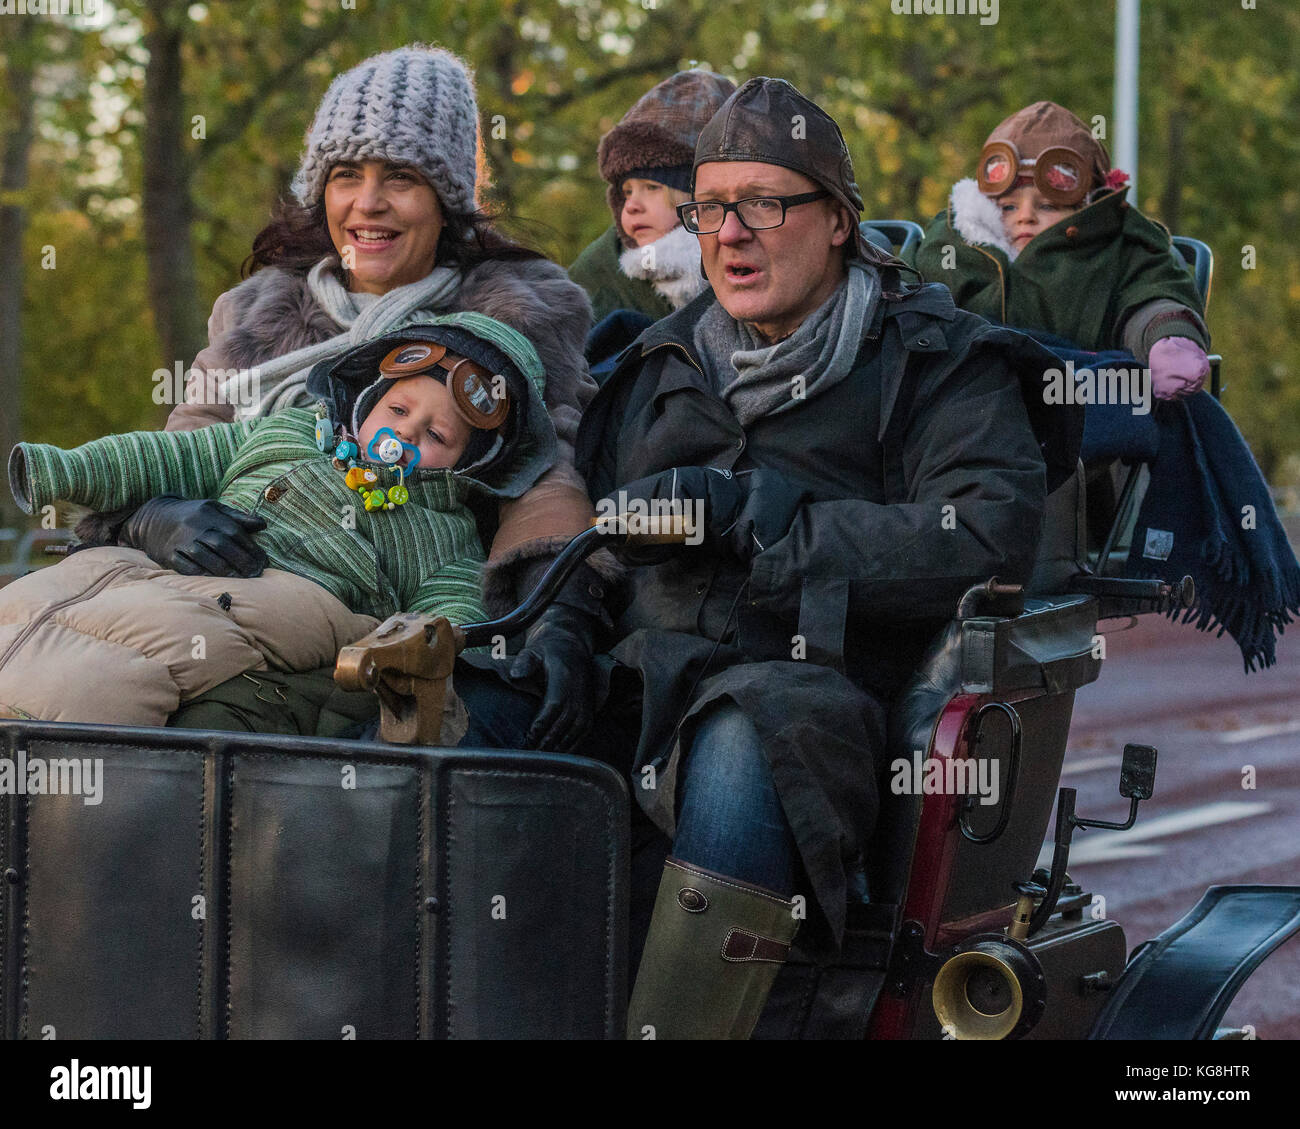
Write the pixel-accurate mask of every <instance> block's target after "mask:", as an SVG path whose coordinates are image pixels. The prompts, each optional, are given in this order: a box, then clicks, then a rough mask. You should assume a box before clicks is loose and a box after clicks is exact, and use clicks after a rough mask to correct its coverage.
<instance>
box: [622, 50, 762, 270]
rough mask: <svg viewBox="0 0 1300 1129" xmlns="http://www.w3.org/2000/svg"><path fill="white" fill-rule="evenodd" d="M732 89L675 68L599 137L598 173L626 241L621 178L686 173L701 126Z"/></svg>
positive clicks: (723, 81) (716, 78) (701, 73)
mask: <svg viewBox="0 0 1300 1129" xmlns="http://www.w3.org/2000/svg"><path fill="white" fill-rule="evenodd" d="M735 89H736V84H735V83H734V82H732V81H731V80H730V79H727V78H723V77H722V75H720V74H714V73H713V72H712V71H705V70H690V71H679V72H678V73H677V74H675V75H673V76H672V77H671V78H666V79H664V80H663V82H661V83H659V85H658V86H656V87H654V88H653V89H652V90H650V91H648V92H647V93H646V94H644V95H642V97H641V98H640V99H639V100H638V101H637V102H636V104H635V105H634V106H633V107H632V108H631V109H630V110H628V112H627V113H626V114H624V115H623V120H622V121H621V122H619V123H618V125H616V126H615V127H614V128H613V129H611V130H610V131H609V132H608V133H607V134H605V136H604V137H602V138H601V139H600V148H599V149H598V150H597V160H598V162H599V164H600V175H601V176H602V177H604V178H605V180H606V181H607V182H608V183H609V188H608V189H607V190H606V193H605V199H606V200H607V201H608V202H609V207H610V211H612V212H613V213H614V227H615V229H616V230H617V231H618V235H619V238H620V239H621V240H622V241H623V243H624V244H625V245H628V244H629V240H628V238H627V235H626V233H625V232H624V231H623V227H622V224H621V223H620V217H621V215H622V212H623V204H624V202H625V197H624V195H623V181H624V180H625V179H626V178H627V177H628V176H629V175H630V174H632V173H633V172H636V171H648V170H654V169H675V168H680V167H681V166H685V167H686V169H687V171H688V172H689V170H690V167H691V164H692V163H693V162H694V160H695V141H696V138H697V137H699V134H700V130H702V129H703V128H704V127H705V125H707V124H708V121H709V119H710V118H712V117H713V115H714V114H715V113H716V112H717V110H718V109H719V107H721V105H722V104H723V103H724V102H725V101H726V100H727V99H728V98H729V97H730V96H731V94H732V92H733V91H734V90H735ZM651 179H654V178H651Z"/></svg>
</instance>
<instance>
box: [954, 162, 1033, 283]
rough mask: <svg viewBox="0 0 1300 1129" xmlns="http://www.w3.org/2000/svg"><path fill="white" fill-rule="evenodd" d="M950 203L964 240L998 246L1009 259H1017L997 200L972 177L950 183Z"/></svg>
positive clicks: (1017, 251)
mask: <svg viewBox="0 0 1300 1129" xmlns="http://www.w3.org/2000/svg"><path fill="white" fill-rule="evenodd" d="M949 203H950V204H951V207H952V226H953V227H954V228H956V229H957V234H958V235H960V236H961V237H962V238H963V239H964V240H966V242H967V243H981V244H984V245H985V246H987V247H997V248H998V249H999V250H1000V251H1002V252H1003V253H1004V254H1005V255H1006V257H1007V260H1008V261H1009V262H1013V263H1014V262H1015V261H1016V256H1017V255H1019V254H1020V251H1019V250H1018V249H1017V247H1016V246H1015V244H1013V243H1012V242H1011V240H1010V239H1008V238H1007V233H1006V230H1005V229H1004V228H1003V226H1002V212H1001V210H1000V209H999V208H998V202H997V201H996V200H995V199H993V198H992V197H991V196H985V195H984V193H983V192H981V191H980V186H979V182H978V181H977V180H976V179H975V178H974V177H967V178H966V179H965V180H959V181H958V182H957V183H956V184H954V185H953V186H952V195H951V196H950V197H949Z"/></svg>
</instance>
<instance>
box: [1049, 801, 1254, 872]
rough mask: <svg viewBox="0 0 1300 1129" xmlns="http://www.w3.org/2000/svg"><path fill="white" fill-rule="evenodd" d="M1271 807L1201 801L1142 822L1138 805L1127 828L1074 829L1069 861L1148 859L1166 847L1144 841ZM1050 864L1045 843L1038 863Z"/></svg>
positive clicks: (1050, 858) (1240, 802) (1248, 814)
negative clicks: (1185, 808)
mask: <svg viewBox="0 0 1300 1129" xmlns="http://www.w3.org/2000/svg"><path fill="white" fill-rule="evenodd" d="M1272 810H1273V805H1272V804H1262V803H1247V802H1244V801H1238V800H1226V801H1223V802H1221V803H1216V804H1203V805H1202V806H1201V807H1198V808H1188V809H1187V810H1186V811H1176V812H1170V813H1169V814H1168V815H1160V816H1156V817H1155V818H1154V819H1148V820H1145V821H1144V820H1143V818H1142V811H1141V809H1140V808H1139V809H1138V821H1137V823H1136V824H1134V825H1133V826H1132V827H1131V828H1129V829H1128V830H1127V831H1100V830H1097V829H1088V830H1087V831H1084V830H1083V829H1081V828H1080V829H1077V830H1076V831H1075V833H1074V843H1073V845H1072V847H1071V850H1070V862H1071V864H1076V863H1077V864H1083V863H1089V862H1118V861H1119V860H1120V859H1137V858H1150V857H1152V856H1154V855H1159V854H1162V853H1164V849H1165V848H1164V846H1163V845H1159V844H1150V843H1146V842H1144V840H1147V839H1161V838H1165V837H1167V836H1171V835H1178V834H1181V833H1182V832H1184V831H1194V830H1196V829H1197V828H1199V827H1213V826H1214V825H1215V824H1217V823H1232V822H1233V821H1234V820H1238V819H1250V818H1251V817H1252V816H1256V815H1263V814H1264V813H1265V812H1267V811H1272ZM1081 836H1083V837H1081ZM1051 864H1052V845H1051V844H1050V843H1046V844H1044V846H1043V850H1042V852H1041V853H1040V854H1039V856H1038V865H1039V866H1051Z"/></svg>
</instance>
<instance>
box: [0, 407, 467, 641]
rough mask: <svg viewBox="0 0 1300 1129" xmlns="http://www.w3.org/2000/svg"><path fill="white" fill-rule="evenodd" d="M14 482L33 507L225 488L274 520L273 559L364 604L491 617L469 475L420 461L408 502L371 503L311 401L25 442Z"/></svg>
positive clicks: (262, 536) (105, 504)
mask: <svg viewBox="0 0 1300 1129" xmlns="http://www.w3.org/2000/svg"><path fill="white" fill-rule="evenodd" d="M382 475H391V472H388V471H381V476H382ZM9 482H10V487H11V489H12V490H13V493H14V497H15V498H16V499H17V500H18V504H19V505H20V506H21V507H22V508H23V510H24V511H25V512H26V513H34V512H36V511H37V510H39V509H41V508H42V507H43V506H46V505H49V504H50V503H52V502H55V501H59V500H63V501H68V502H77V503H80V504H81V505H84V506H90V507H92V508H94V509H97V510H111V509H117V508H119V507H123V506H130V505H139V504H140V503H142V502H145V501H147V500H148V499H150V498H154V497H157V496H158V495H160V494H176V495H180V496H181V497H184V498H196V499H197V498H216V499H218V500H219V501H222V502H225V503H227V504H228V505H231V506H235V507H236V508H238V509H241V510H245V511H246V512H248V513H251V514H256V515H257V516H259V517H261V518H263V519H264V520H265V521H266V529H264V530H263V531H261V532H260V533H257V534H254V537H255V539H256V540H257V542H258V544H259V545H261V547H262V548H263V549H264V550H265V551H266V554H267V556H268V558H269V559H270V563H271V566H272V567H273V568H278V569H283V570H284V571H286V572H292V573H296V574H297V575H299V576H302V577H306V578H307V579H308V580H314V581H315V582H316V583H317V584H319V585H320V586H321V587H322V588H325V589H326V590H328V591H329V592H331V593H333V594H334V595H335V596H337V597H338V598H339V599H340V600H341V601H342V602H343V603H344V604H346V605H347V606H348V607H349V608H350V609H351V610H352V611H354V612H359V613H361V614H363V615H373V616H377V617H379V618H380V619H383V618H386V617H387V616H389V615H392V614H393V613H394V612H399V611H408V612H428V613H434V614H438V615H445V616H446V617H447V618H448V619H450V620H451V621H452V622H453V623H470V622H474V621H477V620H482V619H486V618H487V615H486V613H485V611H484V609H483V605H482V601H481V597H480V580H479V571H480V568H481V566H482V564H483V560H484V554H483V546H482V544H481V543H480V542H479V538H478V530H477V528H476V526H475V522H474V518H473V515H472V514H471V513H470V511H469V509H468V508H467V507H466V506H465V504H464V495H465V491H466V485H465V483H464V482H462V481H461V480H459V479H457V477H456V476H455V475H454V474H453V473H452V471H450V470H440V469H431V470H416V471H415V472H414V473H413V474H411V475H408V476H407V478H406V485H407V486H408V487H409V489H410V492H411V496H410V500H409V501H408V502H407V503H406V504H405V505H402V506H398V507H397V508H396V509H393V510H378V511H375V512H373V513H367V512H366V509H365V505H364V504H363V502H362V500H361V497H360V495H359V494H357V493H356V492H355V491H352V490H349V489H348V488H347V486H346V485H345V484H344V481H343V473H342V472H341V471H339V470H337V469H335V467H334V465H333V464H332V462H331V461H330V458H329V457H328V456H327V455H323V454H321V452H320V450H319V449H318V448H317V446H316V417H315V415H314V414H313V413H312V412H310V411H307V410H304V409H301V408H288V409H286V410H284V411H281V412H277V413H275V414H274V415H271V416H267V417H263V418H260V419H254V420H249V421H246V422H239V423H220V424H214V425H213V426H211V427H204V428H200V429H199V430H197V431H136V432H131V433H128V434H125V435H109V436H106V437H105V438H103V439H96V440H94V441H93V442H90V443H86V444H85V445H84V446H81V447H77V448H75V449H73V450H70V451H69V450H64V449H62V448H60V447H53V446H49V445H47V444H43V443H20V444H18V446H17V447H15V448H14V450H13V454H12V455H11V456H10V460H9ZM380 485H385V486H386V485H388V481H387V479H386V478H384V479H381V482H380Z"/></svg>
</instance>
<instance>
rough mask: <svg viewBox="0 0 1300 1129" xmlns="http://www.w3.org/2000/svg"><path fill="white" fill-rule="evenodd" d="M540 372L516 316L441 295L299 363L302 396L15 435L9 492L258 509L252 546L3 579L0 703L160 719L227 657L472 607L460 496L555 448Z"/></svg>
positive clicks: (243, 660) (41, 498)
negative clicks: (152, 422) (245, 550)
mask: <svg viewBox="0 0 1300 1129" xmlns="http://www.w3.org/2000/svg"><path fill="white" fill-rule="evenodd" d="M544 379H545V377H544V373H543V372H542V365H541V362H540V360H539V359H538V356H537V353H536V351H535V350H534V349H533V347H532V346H531V345H530V344H529V342H528V341H527V340H526V339H525V338H524V337H522V336H521V335H520V334H519V333H517V332H516V331H515V330H513V329H511V328H510V327H509V326H506V325H504V324H503V323H501V322H498V321H495V320H494V319H492V318H489V317H486V316H485V315H482V314H477V313H458V314H448V315H444V316H441V317H438V318H435V319H432V320H431V321H429V322H424V323H420V324H416V325H411V326H407V327H406V328H404V329H402V330H399V331H396V332H394V333H390V334H388V335H386V336H384V337H381V338H377V339H375V340H373V341H369V342H366V343H365V344H363V345H360V346H357V347H356V348H354V349H352V350H350V351H349V352H348V353H345V354H344V355H343V356H341V357H339V358H336V359H333V360H330V361H324V362H322V363H321V364H319V365H317V366H316V368H315V369H313V370H312V372H311V374H310V377H309V379H308V391H309V392H310V393H311V395H312V396H314V397H315V398H316V404H315V407H314V409H307V408H288V409H286V410H284V411H281V412H277V413H275V414H274V415H271V416H268V417H263V418H257V419H252V420H247V421H240V422H235V423H223V424H216V425H213V426H211V427H206V428H201V429H199V430H197V431H189V432H185V431H164V432H152V431H148V432H133V433H130V434H126V435H110V436H107V437H105V438H103V439H97V440H95V441H93V442H91V443H87V444H85V445H84V446H81V447H77V448H75V449H73V450H63V449H61V448H58V447H53V446H48V445H45V444H36V443H20V444H19V445H18V446H17V447H15V448H14V450H13V452H12V454H11V456H10V459H9V481H10V487H11V489H12V491H13V493H14V496H15V498H16V499H17V500H18V504H19V505H20V506H21V507H22V508H23V510H24V512H27V513H35V512H38V511H40V510H41V509H42V508H44V507H45V506H47V505H51V504H52V503H54V502H55V501H59V500H64V501H70V502H76V503H80V504H82V505H86V506H91V507H93V508H95V509H98V510H110V509H117V508H121V507H124V506H131V505H138V504H140V503H142V502H144V501H146V500H147V499H149V498H152V497H156V496H159V495H163V494H171V495H180V496H182V497H186V498H215V499H217V500H218V501H220V502H223V503H225V504H227V505H230V506H232V507H235V508H236V509H238V510H242V511H244V512H246V513H248V514H251V515H254V516H255V517H257V518H259V519H261V520H262V521H263V522H265V528H264V529H262V530H260V531H258V532H256V533H254V534H253V535H252V536H253V539H254V541H255V542H256V544H257V546H258V548H259V549H261V550H262V551H263V552H264V553H265V556H266V559H267V562H268V566H269V567H267V568H266V569H265V570H264V571H263V572H262V574H261V575H260V576H256V577H251V578H247V579H244V578H239V577H233V578H232V577H215V576H184V575H181V574H180V573H177V572H174V571H171V570H168V569H163V568H160V567H159V566H158V565H156V564H155V563H154V562H153V561H151V560H150V559H149V558H148V557H146V556H145V555H144V554H143V553H140V552H138V551H137V550H134V549H126V548H120V547H116V546H105V547H99V548H93V549H85V550H82V551H79V552H76V553H74V554H71V555H70V556H69V557H68V558H67V559H66V560H65V561H63V562H62V563H60V564H58V565H55V566H53V567H50V568H45V569H40V570H38V571H37V572H34V573H31V574H29V575H28V576H25V577H23V578H21V579H19V580H17V581H15V582H13V583H12V584H10V585H8V586H7V587H5V588H3V589H0V716H6V715H8V716H17V717H30V718H36V719H39V720H49V721H78V722H101V723H115V724H127V725H131V724H134V725H162V724H164V723H165V721H166V718H167V716H168V715H169V714H171V713H172V712H174V711H175V710H176V708H177V707H178V705H179V704H180V703H181V702H184V701H188V700H189V699H190V698H193V697H196V696H197V695H199V694H202V693H203V692H205V691H206V690H208V689H211V688H212V687H214V686H216V685H219V684H220V683H222V682H224V681H226V680H227V679H229V678H232V677H235V676H236V675H238V674H240V673H244V672H250V671H255V670H265V669H268V668H269V669H275V670H288V671H301V670H315V669H318V668H319V667H322V666H327V665H330V664H332V663H333V662H334V659H335V657H336V655H337V653H338V651H339V649H340V648H341V647H343V646H346V645H347V644H348V643H351V642H355V641H356V640H357V639H359V638H360V637H361V636H362V635H365V634H366V633H368V632H369V631H370V630H372V629H373V628H374V627H375V626H377V624H378V622H379V621H380V620H381V619H383V618H386V617H387V616H389V615H392V614H393V613H395V612H399V611H405V612H427V613H431V614H438V615H445V616H446V617H447V618H448V619H450V620H452V621H453V622H456V623H466V622H472V621H474V620H480V619H483V618H486V613H485V612H484V609H483V605H482V599H481V586H480V570H481V567H482V564H483V561H484V552H483V546H482V544H481V543H480V541H479V537H478V531H477V525H476V522H475V518H474V515H473V513H472V512H471V510H470V506H469V503H471V502H473V501H474V500H475V499H476V498H481V499H482V500H483V501H484V502H487V501H490V500H492V499H503V498H506V499H508V498H517V497H519V496H520V495H522V494H523V493H524V492H525V491H526V490H528V489H529V487H531V486H532V485H533V484H534V483H535V482H536V481H537V480H538V478H540V477H541V475H542V474H543V473H544V472H545V471H546V470H547V469H549V468H550V467H551V465H552V464H553V463H554V460H555V451H556V436H555V431H554V427H553V426H552V424H551V420H550V416H549V414H548V413H547V411H546V409H545V405H544V403H543V390H544Z"/></svg>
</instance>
